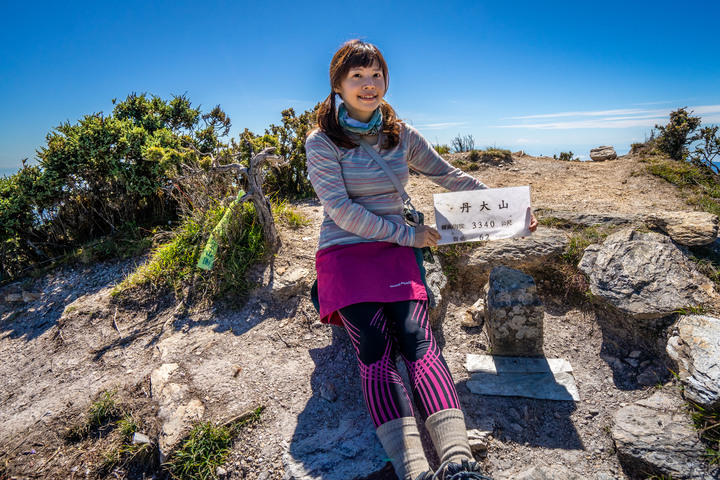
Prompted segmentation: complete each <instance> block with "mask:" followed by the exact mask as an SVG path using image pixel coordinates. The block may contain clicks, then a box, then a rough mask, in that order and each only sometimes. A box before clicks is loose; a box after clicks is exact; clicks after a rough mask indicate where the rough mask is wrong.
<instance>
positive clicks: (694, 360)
mask: <svg viewBox="0 0 720 480" xmlns="http://www.w3.org/2000/svg"><path fill="white" fill-rule="evenodd" d="M667 352H668V354H669V355H670V356H671V357H672V358H673V359H674V360H675V361H676V362H677V363H678V370H679V371H678V375H680V380H681V381H682V383H683V385H684V386H685V390H684V391H685V398H686V399H688V400H690V401H692V402H694V403H696V404H698V405H700V406H701V407H703V408H704V409H707V410H720V319H718V318H716V317H710V316H705V315H688V316H683V317H681V318H680V320H679V321H678V323H677V326H676V328H675V334H674V335H673V336H672V337H670V339H669V340H668V344H667Z"/></svg>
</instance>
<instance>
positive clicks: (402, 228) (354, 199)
mask: <svg viewBox="0 0 720 480" xmlns="http://www.w3.org/2000/svg"><path fill="white" fill-rule="evenodd" d="M401 125H402V128H401V133H400V142H399V143H398V145H397V146H396V147H395V148H392V149H390V150H386V149H383V150H380V146H379V145H380V143H381V141H382V137H381V138H380V141H378V144H377V145H375V146H374V148H375V149H376V150H377V151H378V152H379V153H380V155H382V157H383V159H384V160H385V161H386V162H387V163H388V165H389V166H390V168H392V170H393V172H395V175H397V177H398V179H399V180H400V182H401V183H402V185H403V186H406V185H407V181H408V177H409V174H410V172H409V169H408V167H409V168H412V169H413V170H415V171H417V172H419V173H422V174H423V175H426V176H428V177H429V178H430V179H431V180H432V181H433V182H435V183H437V184H438V185H441V186H443V187H445V188H447V189H448V190H451V191H464V190H476V189H482V188H487V187H486V186H485V185H484V184H483V183H482V182H480V181H479V180H477V179H475V178H473V177H472V176H470V175H468V174H466V173H464V172H463V171H462V170H459V169H457V168H455V167H453V166H452V165H450V164H449V163H448V162H446V161H445V160H444V159H443V158H442V157H441V156H440V155H439V154H438V153H437V152H436V151H435V149H434V148H433V147H432V145H430V143H429V142H428V141H427V140H425V139H424V138H423V136H422V135H420V133H419V132H418V131H417V130H415V129H414V128H413V127H411V126H409V125H407V124H401ZM305 151H306V152H307V168H308V174H309V176H310V182H311V183H312V185H313V187H314V188H315V192H316V193H317V195H318V197H319V198H320V202H321V203H322V205H323V214H324V218H323V223H322V226H321V227H320V241H319V245H318V249H323V248H327V247H330V246H332V245H343V244H350V243H360V242H374V241H385V242H392V243H397V244H398V245H404V246H412V245H413V243H414V242H415V229H414V228H412V227H410V226H408V225H406V224H405V220H404V219H403V216H402V209H403V202H402V199H401V198H400V194H399V193H398V191H397V190H396V189H395V186H394V185H393V183H392V181H391V180H390V179H389V178H388V176H387V174H386V173H385V172H384V171H383V169H382V167H380V165H378V164H377V162H376V161H375V160H374V159H373V158H372V157H371V156H370V154H369V153H367V152H366V151H365V150H364V149H363V148H362V147H356V148H351V149H347V148H342V147H338V146H336V145H335V144H334V143H333V142H332V140H330V138H328V136H327V135H325V134H324V133H323V132H321V131H320V130H315V131H313V132H312V133H310V135H308V138H307V140H306V142H305Z"/></svg>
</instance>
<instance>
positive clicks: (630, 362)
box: [625, 358, 640, 368]
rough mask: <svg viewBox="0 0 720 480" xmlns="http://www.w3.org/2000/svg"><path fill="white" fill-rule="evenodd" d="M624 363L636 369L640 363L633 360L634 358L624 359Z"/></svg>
mask: <svg viewBox="0 0 720 480" xmlns="http://www.w3.org/2000/svg"><path fill="white" fill-rule="evenodd" d="M625 361H626V362H627V363H628V364H629V365H632V366H633V367H635V368H637V367H638V366H639V365H640V362H639V361H638V360H637V359H635V358H626V359H625Z"/></svg>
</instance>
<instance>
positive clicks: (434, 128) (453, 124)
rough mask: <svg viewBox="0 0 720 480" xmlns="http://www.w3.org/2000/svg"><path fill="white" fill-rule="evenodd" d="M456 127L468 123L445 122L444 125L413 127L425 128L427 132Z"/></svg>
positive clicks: (433, 124)
mask: <svg viewBox="0 0 720 480" xmlns="http://www.w3.org/2000/svg"><path fill="white" fill-rule="evenodd" d="M458 125H468V122H446V123H426V124H423V125H413V126H414V127H415V128H427V129H428V130H438V129H441V128H447V127H457V126H458Z"/></svg>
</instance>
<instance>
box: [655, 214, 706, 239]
mask: <svg viewBox="0 0 720 480" xmlns="http://www.w3.org/2000/svg"><path fill="white" fill-rule="evenodd" d="M647 223H648V225H649V226H650V227H655V228H659V229H661V230H662V231H664V232H665V233H667V234H668V235H670V238H672V239H673V240H674V241H675V242H676V243H679V244H680V245H690V246H692V245H708V244H710V243H712V242H714V241H715V239H716V238H717V236H718V217H717V215H713V214H712V213H708V212H662V213H656V214H654V215H650V216H649V217H648V219H647Z"/></svg>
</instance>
